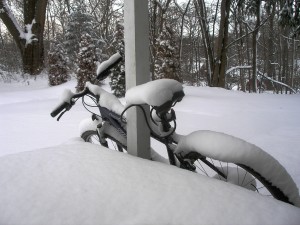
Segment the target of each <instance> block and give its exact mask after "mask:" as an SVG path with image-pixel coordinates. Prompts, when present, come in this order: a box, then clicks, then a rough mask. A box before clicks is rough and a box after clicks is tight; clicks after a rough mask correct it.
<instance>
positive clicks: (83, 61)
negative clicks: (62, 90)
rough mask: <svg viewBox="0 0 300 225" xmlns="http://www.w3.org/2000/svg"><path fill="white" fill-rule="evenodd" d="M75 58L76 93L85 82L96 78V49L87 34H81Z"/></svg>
mask: <svg viewBox="0 0 300 225" xmlns="http://www.w3.org/2000/svg"><path fill="white" fill-rule="evenodd" d="M79 47H80V48H79V53H78V58H77V65H78V69H77V87H76V90H77V91H82V90H83V89H84V86H85V83H86V82H87V81H92V80H93V79H94V78H95V77H96V62H97V57H96V47H95V45H94V44H93V41H92V38H91V36H90V35H89V34H83V35H82V36H81V41H80V44H79Z"/></svg>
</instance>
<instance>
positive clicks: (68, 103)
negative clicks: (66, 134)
mask: <svg viewBox="0 0 300 225" xmlns="http://www.w3.org/2000/svg"><path fill="white" fill-rule="evenodd" d="M69 92H70V94H69V96H67V97H65V99H64V100H63V102H62V103H60V104H59V105H58V106H57V107H56V108H55V109H54V110H53V111H52V112H51V113H50V115H51V116H52V117H56V116H57V115H58V114H59V113H61V112H62V111H63V110H66V111H68V110H70V109H71V108H72V105H74V104H75V102H74V101H73V99H75V98H81V97H83V96H84V95H86V94H91V95H93V96H94V94H93V93H91V92H90V90H89V89H88V88H87V87H86V88H85V89H84V90H83V91H82V92H79V93H78V94H74V93H72V92H71V91H70V90H69Z"/></svg>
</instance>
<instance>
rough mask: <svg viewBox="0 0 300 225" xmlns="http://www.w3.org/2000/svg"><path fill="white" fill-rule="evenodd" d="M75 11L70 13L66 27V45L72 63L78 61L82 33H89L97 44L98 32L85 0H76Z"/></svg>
mask: <svg viewBox="0 0 300 225" xmlns="http://www.w3.org/2000/svg"><path fill="white" fill-rule="evenodd" d="M74 4H75V5H74V7H73V11H72V12H71V13H70V15H69V20H68V25H67V29H66V37H65V38H66V40H65V43H64V44H65V47H66V50H67V53H68V55H69V57H70V61H71V63H73V64H74V63H75V61H76V58H77V57H76V53H77V52H78V51H79V43H80V40H81V35H82V34H84V33H88V34H89V35H90V36H91V37H92V41H93V43H94V44H96V40H98V39H99V38H97V34H96V32H95V29H94V27H95V21H94V19H93V17H92V16H91V15H90V14H89V13H87V11H86V5H85V4H84V1H75V2H74Z"/></svg>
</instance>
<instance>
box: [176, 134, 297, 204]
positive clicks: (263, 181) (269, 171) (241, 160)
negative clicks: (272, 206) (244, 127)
mask: <svg viewBox="0 0 300 225" xmlns="http://www.w3.org/2000/svg"><path fill="white" fill-rule="evenodd" d="M213 136H215V139H214V138H213ZM222 138H223V140H222ZM192 139H194V140H192ZM195 139H197V143H194V144H187V145H186V142H190V141H192V142H193V141H195ZM213 140H215V142H212V141H213ZM216 140H218V141H219V142H220V143H216ZM184 142H185V143H184ZM201 142H206V143H205V144H201ZM226 142H227V143H229V144H228V145H227V143H226ZM230 142H231V143H230ZM224 143H226V144H224ZM235 143H236V146H234V144H235ZM211 146H213V147H211ZM216 146H217V147H218V148H219V150H217V151H219V152H216V148H217V147H216ZM230 146H231V147H232V148H237V149H238V148H241V147H244V148H245V149H246V150H245V149H242V150H241V151H240V152H238V151H236V150H237V149H235V150H234V151H232V150H228V149H227V147H230ZM184 148H188V149H184ZM180 152H181V153H180ZM234 152H236V154H233V153H234ZM176 153H177V154H181V156H183V155H182V154H183V153H186V154H185V155H184V156H183V158H184V159H185V160H187V161H189V160H190V162H192V164H193V166H194V168H195V171H196V172H198V173H202V174H205V175H207V176H209V177H214V178H219V179H220V180H224V181H226V182H230V183H233V184H235V185H238V186H243V182H244V179H245V178H244V177H248V178H247V179H248V181H250V183H248V182H246V183H247V185H246V188H247V189H251V185H252V184H253V183H251V182H252V181H251V177H253V178H254V180H253V181H255V184H253V185H255V186H256V187H255V188H253V189H255V191H257V192H259V193H262V194H267V193H264V191H263V190H262V189H261V187H260V186H258V185H262V186H263V187H265V188H266V190H268V194H267V195H272V196H273V197H274V198H275V199H278V200H280V201H283V202H286V203H289V204H292V205H295V206H298V207H300V197H299V191H298V188H297V185H296V184H295V182H294V181H293V179H292V178H291V176H290V175H289V174H288V172H287V171H286V169H285V168H284V167H283V166H282V165H281V164H280V163H279V162H278V161H277V160H276V159H274V158H273V157H272V156H271V155H269V154H268V153H266V152H265V151H263V150H262V149H260V148H259V147H257V146H255V145H253V144H251V143H248V142H246V141H244V140H242V139H239V138H236V137H233V136H230V135H226V134H223V133H218V132H213V131H196V132H193V133H192V134H190V135H187V136H184V137H183V138H182V140H181V141H179V144H178V149H177V150H176ZM258 155H259V156H260V157H257V156H258ZM205 160H206V161H208V162H209V163H211V164H212V165H213V166H214V167H216V168H218V169H219V171H221V173H224V174H225V176H226V179H225V178H224V177H222V175H220V174H217V172H216V171H215V170H212V169H211V167H210V166H207V165H205V166H206V168H208V170H210V171H206V169H205V168H204V169H203V168H202V167H204V164H205V163H204V162H203V161H205ZM270 162H272V164H270ZM209 163H207V164H209ZM219 165H220V166H219ZM267 165H268V166H267ZM270 165H271V166H270ZM232 168H234V169H232ZM229 171H230V173H232V174H230V173H229ZM234 171H236V172H234ZM228 177H229V180H227V178H228ZM236 177H239V178H241V179H240V181H242V183H239V181H238V182H236V180H235V179H236ZM279 178H280V179H279ZM249 179H250V180H249ZM257 183H258V184H257ZM244 184H245V183H244ZM248 184H249V185H250V186H248Z"/></svg>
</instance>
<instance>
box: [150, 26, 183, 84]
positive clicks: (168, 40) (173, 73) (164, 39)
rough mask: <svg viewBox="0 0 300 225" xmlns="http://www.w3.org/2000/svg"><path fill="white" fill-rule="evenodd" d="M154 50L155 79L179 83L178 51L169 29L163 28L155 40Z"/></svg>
mask: <svg viewBox="0 0 300 225" xmlns="http://www.w3.org/2000/svg"><path fill="white" fill-rule="evenodd" d="M155 48H156V58H155V62H154V77H155V79H162V78H169V79H174V80H178V81H180V82H181V78H180V64H179V50H178V46H177V44H176V42H175V38H174V35H173V32H172V31H171V29H170V28H169V27H167V26H164V29H163V31H162V32H161V34H160V35H159V37H158V38H157V39H156V42H155Z"/></svg>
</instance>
